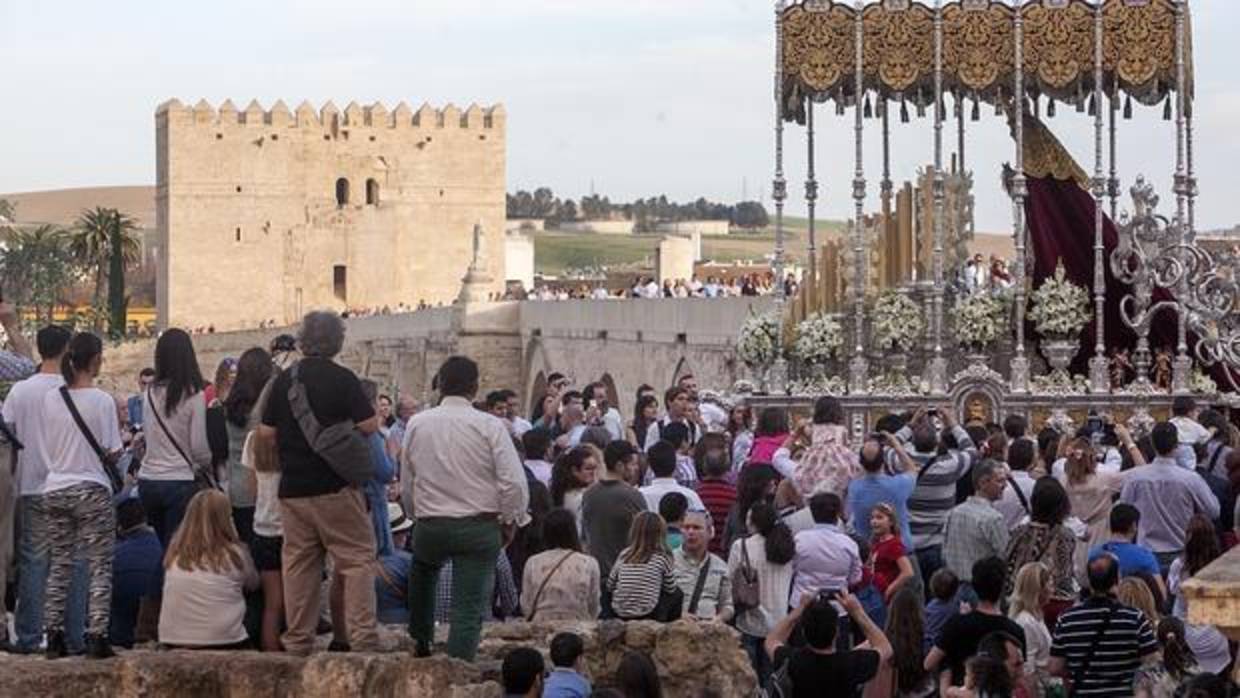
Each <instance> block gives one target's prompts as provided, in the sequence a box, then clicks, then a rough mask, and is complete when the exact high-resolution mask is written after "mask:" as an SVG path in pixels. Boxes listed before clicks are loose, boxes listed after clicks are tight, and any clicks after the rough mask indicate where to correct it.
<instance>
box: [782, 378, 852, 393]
mask: <svg viewBox="0 0 1240 698" xmlns="http://www.w3.org/2000/svg"><path fill="white" fill-rule="evenodd" d="M788 391H789V393H790V394H792V395H813V396H816V397H821V396H823V395H847V394H848V385H847V384H846V383H845V382H844V379H843V378H841V377H839V376H806V377H804V378H801V379H799V380H794V381H792V382H791V383H789V384H788Z"/></svg>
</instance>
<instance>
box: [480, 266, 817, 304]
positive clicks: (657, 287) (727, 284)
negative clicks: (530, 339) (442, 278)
mask: <svg viewBox="0 0 1240 698" xmlns="http://www.w3.org/2000/svg"><path fill="white" fill-rule="evenodd" d="M784 285H785V291H786V292H787V294H788V295H789V296H793V295H795V294H796V289H797V281H796V278H795V277H794V276H793V275H791V274H789V275H788V277H787V279H785V281H784ZM778 287H779V285H778V284H777V283H776V282H775V275H774V274H773V273H772V272H767V273H765V274H744V275H741V276H713V275H712V276H707V277H706V279H705V280H702V279H699V278H697V277H696V276H695V277H693V278H691V279H689V280H687V281H686V280H685V279H676V280H675V281H673V280H671V279H664V280H663V283H662V284H660V283H659V282H658V281H656V280H655V279H654V277H650V276H639V277H637V278H635V279H634V280H633V283H632V284H630V285H628V286H622V287H615V288H609V287H608V286H607V285H606V284H598V283H564V282H554V283H552V282H544V283H539V284H538V285H536V286H535V288H534V289H533V290H532V291H529V292H524V291H510V292H509V293H508V294H506V295H505V297H504V300H534V301H566V300H607V299H614V298H740V297H751V296H767V295H770V294H772V293H775V291H776V290H777V289H778Z"/></svg>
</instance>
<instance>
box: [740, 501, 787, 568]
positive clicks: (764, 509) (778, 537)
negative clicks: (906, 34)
mask: <svg viewBox="0 0 1240 698" xmlns="http://www.w3.org/2000/svg"><path fill="white" fill-rule="evenodd" d="M749 520H750V521H751V522H753V527H754V528H755V529H756V530H757V531H758V533H759V534H761V535H762V537H763V538H764V539H765V540H766V561H767V562H769V563H771V564H773V565H786V564H788V563H789V562H792V558H793V557H795V556H796V542H795V541H794V540H793V538H792V530H791V529H789V528H788V526H787V525H785V524H784V522H782V521H780V520H779V515H778V513H777V512H776V511H775V506H774V505H772V504H771V503H770V502H767V501H765V500H760V501H757V502H754V505H753V506H752V507H750V508H749Z"/></svg>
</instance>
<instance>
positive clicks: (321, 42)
mask: <svg viewBox="0 0 1240 698" xmlns="http://www.w3.org/2000/svg"><path fill="white" fill-rule="evenodd" d="M772 8H773V2H770V1H768V0H709V1H708V0H508V1H507V2H502V1H501V0H352V1H351V2H347V3H345V2H339V1H338V0H331V1H328V0H297V1H293V0H267V1H266V2H258V3H256V2H241V1H238V0H215V1H214V2H210V3H198V2H167V1H166V0H164V1H152V0H120V1H119V2H108V3H102V2H97V1H95V0H57V1H56V2H47V1H46V0H0V65H3V66H5V69H4V71H3V73H2V74H3V76H4V77H3V87H2V88H0V89H2V90H3V95H4V105H5V107H6V108H4V109H2V110H0V191H30V190H40V189H56V188H67V187H79V186H103V185H122V184H154V178H155V130H154V112H155V108H156V106H157V105H158V104H159V103H160V102H162V101H164V100H166V99H169V98H172V97H176V98H178V99H180V100H181V101H182V102H184V103H187V104H192V103H194V102H197V101H198V100H199V99H200V98H205V99H206V100H207V101H209V102H211V103H213V104H216V105H218V104H219V103H220V102H222V101H224V100H225V99H232V100H233V102H234V103H235V104H236V105H237V107H238V108H239V109H244V108H245V105H246V104H247V103H248V102H249V101H250V99H252V98H257V99H258V100H259V102H260V103H261V104H262V105H263V106H264V107H270V105H271V104H272V103H273V102H275V100H277V99H283V100H284V101H285V103H286V104H288V105H289V106H290V108H293V107H295V106H296V105H297V104H298V103H299V102H301V101H302V100H303V99H308V100H310V101H311V103H313V104H315V105H316V106H318V105H321V104H322V103H323V102H325V101H326V100H328V99H331V100H333V101H334V102H335V103H336V105H337V106H339V107H340V108H341V109H343V108H344V106H345V105H347V104H348V103H349V102H350V101H354V100H356V101H357V102H358V103H360V104H370V103H372V102H374V101H381V102H383V103H384V104H386V105H387V106H388V107H389V109H390V108H392V107H394V106H395V105H396V104H397V103H398V102H399V101H400V100H405V101H406V102H408V103H409V104H410V105H411V106H412V107H413V108H414V109H417V107H418V106H419V105H421V104H422V103H423V102H428V103H430V104H432V105H434V106H443V105H445V104H447V103H449V102H452V103H455V104H456V105H458V106H460V107H461V108H462V109H464V108H465V107H467V106H468V105H469V104H471V103H474V102H477V103H479V104H482V105H489V104H493V103H501V102H502V103H503V104H504V105H505V108H506V109H507V111H508V115H509V116H508V185H509V190H512V191H515V190H517V189H522V188H524V189H533V188H534V187H537V186H544V185H545V186H550V187H551V188H552V189H554V190H555V192H556V194H557V195H560V196H571V197H573V198H577V197H580V196H582V195H584V194H588V193H590V191H591V189H592V188H593V190H595V191H597V192H598V193H600V194H606V195H608V196H610V197H611V198H612V200H613V201H617V200H632V199H634V198H637V197H646V196H654V195H659V194H666V195H668V196H669V197H670V198H672V199H674V200H689V199H694V198H697V197H698V196H705V197H707V198H709V199H712V200H722V201H728V202H732V201H736V200H739V199H741V197H742V196H743V195H746V194H747V195H748V197H749V198H751V199H756V198H765V200H766V201H767V203H768V204H769V203H770V194H769V190H770V180H771V176H772V170H773V157H774V156H773V152H774V146H773V126H774V105H773V97H772V80H773V77H772V74H773V68H774V41H775V39H774V28H773V20H774V14H773V9H772ZM1192 8H1193V12H1194V17H1193V25H1194V31H1195V36H1194V50H1195V51H1196V55H1195V60H1196V66H1197V104H1196V115H1197V120H1196V144H1197V147H1196V158H1197V160H1196V166H1197V173H1198V178H1199V181H1200V190H1201V197H1200V199H1199V205H1198V228H1199V229H1202V230H1208V229H1212V228H1219V227H1230V226H1233V225H1236V224H1237V223H1240V211H1237V210H1236V209H1235V208H1234V207H1233V205H1232V203H1233V202H1232V201H1231V200H1230V199H1231V197H1232V196H1234V193H1235V185H1234V183H1233V179H1232V178H1233V176H1234V171H1233V170H1232V169H1231V167H1232V166H1233V165H1234V164H1235V163H1237V162H1240V128H1237V126H1238V125H1240V70H1237V68H1240V52H1237V51H1236V50H1235V47H1234V45H1232V44H1230V43H1229V42H1230V41H1234V40H1235V37H1234V34H1235V32H1236V30H1237V29H1238V28H1240V2H1236V1H1235V0H1193V2H1192ZM819 115H820V118H819V119H818V127H819V128H818V146H817V158H818V172H819V175H818V178H819V182H820V188H821V189H820V191H821V194H820V197H821V198H820V203H819V208H820V211H821V213H820V216H823V217H827V218H843V217H846V216H850V215H851V213H852V199H851V193H850V190H851V183H850V181H851V178H852V171H853V157H852V152H853V151H852V145H853V132H852V125H853V122H852V115H851V114H849V115H848V116H846V117H837V116H835V115H834V113H833V110H832V109H830V108H829V107H828V108H826V109H823V110H821V111H820V112H819ZM1049 123H1050V126H1051V128H1052V130H1054V131H1055V132H1056V134H1058V135H1059V136H1060V137H1061V138H1062V139H1063V140H1064V141H1065V142H1066V144H1067V145H1068V147H1069V149H1070V150H1071V151H1072V152H1073V154H1074V155H1075V156H1076V157H1077V160H1078V161H1079V162H1081V163H1082V165H1083V166H1085V168H1086V169H1087V170H1090V171H1092V167H1093V163H1092V160H1093V145H1092V144H1093V140H1092V139H1093V128H1092V125H1093V122H1092V119H1091V118H1089V117H1088V116H1087V115H1085V114H1077V113H1075V112H1074V111H1073V110H1072V109H1070V108H1068V109H1063V108H1061V109H1060V110H1059V116H1058V118H1056V119H1054V120H1052V121H1050V122H1049ZM877 124H878V122H877V121H870V122H867V128H868V130H867V135H866V156H865V159H866V173H867V179H868V180H869V196H868V200H867V206H868V207H869V208H876V207H877V205H878V181H879V178H880V176H881V150H880V147H881V146H880V140H879V129H878V128H876V127H877ZM893 125H894V129H893V134H892V147H893V152H892V168H893V178H894V179H896V181H897V182H899V181H903V180H905V179H910V178H912V177H913V176H914V173H915V172H916V169H917V167H918V166H920V165H924V164H927V163H929V162H930V161H931V160H932V157H933V129H932V119H929V118H927V119H922V120H918V119H916V118H914V119H913V121H912V123H910V124H894V120H893ZM966 126H967V128H968V141H967V145H966V157H967V162H968V166H969V167H970V169H973V170H974V173H975V174H974V179H975V182H976V186H975V194H976V199H977V228H978V230H982V231H993V232H1007V231H1010V230H1011V217H1012V216H1011V205H1010V202H1009V201H1008V200H1007V198H1006V197H1005V195H1004V194H1003V193H1002V190H1001V189H1000V186H999V172H1000V166H1001V164H1002V163H1003V162H1006V161H1010V160H1011V159H1012V156H1013V146H1012V144H1011V141H1010V139H1009V138H1008V136H1007V134H1006V129H1005V126H1004V123H1003V121H1002V119H1001V118H999V117H995V116H994V111H993V109H983V120H982V121H981V122H978V123H972V122H970V123H967V124H966ZM1174 135H1175V132H1174V125H1173V124H1172V123H1170V122H1164V121H1163V120H1162V108H1161V105H1160V106H1158V107H1145V108H1141V107H1138V109H1137V114H1136V118H1134V119H1133V120H1132V121H1125V122H1122V123H1121V129H1120V137H1119V146H1120V148H1119V161H1120V172H1121V179H1122V184H1123V186H1124V187H1125V188H1127V187H1128V186H1130V185H1131V183H1132V181H1133V178H1134V177H1135V176H1136V175H1137V174H1144V175H1145V176H1146V177H1147V179H1150V180H1151V181H1152V182H1153V183H1154V184H1155V186H1156V187H1157V188H1158V189H1159V191H1160V192H1161V193H1162V198H1163V201H1164V202H1168V203H1169V202H1172V201H1173V199H1174V195H1173V194H1172V193H1171V191H1170V185H1171V176H1172V175H1173V173H1174V171H1175V138H1174ZM945 136H946V147H947V148H948V151H949V152H950V150H953V149H954V146H951V145H950V144H951V143H954V136H955V133H954V129H945ZM788 143H789V145H788V147H789V149H790V150H791V151H792V152H791V153H790V155H789V158H788V164H787V172H788V178H789V184H790V186H789V191H790V194H791V202H790V206H789V209H790V211H792V212H794V213H795V212H799V211H802V210H803V208H804V206H803V202H802V201H801V200H800V198H801V195H802V192H803V185H802V182H803V180H804V172H805V168H804V160H805V157H804V151H805V146H804V140H803V138H802V136H801V131H800V130H799V128H797V127H795V126H794V127H791V128H790V129H789V131H788ZM1229 163H1230V164H1229ZM1167 208H1168V206H1167V203H1164V209H1167Z"/></svg>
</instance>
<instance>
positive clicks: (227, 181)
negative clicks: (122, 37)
mask: <svg viewBox="0 0 1240 698" xmlns="http://www.w3.org/2000/svg"><path fill="white" fill-rule="evenodd" d="M155 127H156V181H157V189H156V219H157V226H158V228H159V240H160V259H159V265H158V281H157V298H158V301H157V305H158V312H159V325H160V327H168V326H183V327H208V326H210V327H214V328H215V329H217V330H225V329H236V328H244V327H255V326H257V325H258V324H260V323H262V322H264V321H268V320H274V321H276V322H277V323H281V324H284V323H291V322H295V321H296V320H298V319H299V318H300V316H301V315H302V314H303V313H304V312H306V311H308V310H311V309H314V308H333V309H336V310H345V309H350V308H352V309H370V308H376V309H380V308H384V307H387V308H389V309H391V310H393V311H395V310H396V309H397V308H398V306H400V305H401V304H404V305H405V306H406V307H411V308H412V307H415V306H417V305H418V304H419V302H426V303H428V304H430V305H436V304H440V303H443V304H448V303H451V302H452V300H453V299H454V298H456V296H457V294H458V292H459V291H460V287H461V277H462V276H463V275H464V274H465V272H466V271H467V269H468V268H469V266H470V261H471V259H472V256H473V247H474V242H473V237H472V231H473V229H474V226H475V224H481V226H482V229H483V230H485V231H486V232H487V235H488V236H489V237H494V240H491V239H488V240H486V241H484V243H483V244H485V245H486V248H487V249H488V250H489V251H490V254H489V255H488V256H487V260H486V264H487V269H486V270H487V271H488V272H489V274H488V275H489V277H490V279H492V283H493V284H494V289H492V290H494V291H496V292H500V291H502V290H503V282H504V272H503V270H504V258H503V249H504V246H503V244H501V241H500V238H499V236H500V235H502V231H503V229H504V213H505V212H504V194H505V190H506V179H505V147H506V139H505V113H504V108H503V107H502V106H498V105H497V106H494V107H491V108H489V109H483V108H481V107H478V106H476V105H475V106H471V107H470V108H469V109H468V110H466V111H464V112H462V111H460V110H459V109H457V108H456V107H454V106H451V105H449V106H447V107H445V108H443V109H433V108H431V107H430V106H423V107H421V108H420V109H419V110H418V111H416V112H414V111H413V110H411V109H410V108H409V107H408V106H407V105H406V104H404V103H403V102H402V103H401V104H399V105H398V106H397V107H396V108H395V109H393V110H391V111H388V109H387V108H385V107H384V106H383V105H382V104H377V103H376V104H374V105H371V106H369V107H361V106H359V105H357V104H356V103H352V104H350V105H349V106H348V107H347V108H345V110H344V111H343V112H341V111H339V110H338V109H337V108H336V106H335V105H333V104H332V103H331V102H328V103H327V104H326V105H324V106H323V107H322V108H321V109H319V110H317V111H316V110H315V109H314V108H313V107H312V106H311V105H310V104H308V103H304V102H303V103H302V104H301V106H299V107H298V108H297V110H296V112H290V111H289V109H288V107H286V106H285V105H284V103H283V102H277V103H276V104H275V105H273V106H272V108H271V109H270V110H264V109H263V108H262V107H261V106H260V105H259V104H258V103H257V102H250V104H249V106H247V107H246V108H245V110H244V111H238V110H237V109H236V107H235V106H234V105H233V104H232V102H229V101H226V102H224V103H223V104H221V105H220V106H219V108H218V109H216V108H214V107H212V106H211V105H210V104H207V103H206V102H205V101H203V102H199V103H198V104H196V105H194V106H193V107H187V106H184V105H182V104H181V103H180V102H179V101H177V100H171V101H168V102H165V103H164V104H162V105H160V107H159V109H158V110H157V111H156V113H155Z"/></svg>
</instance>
